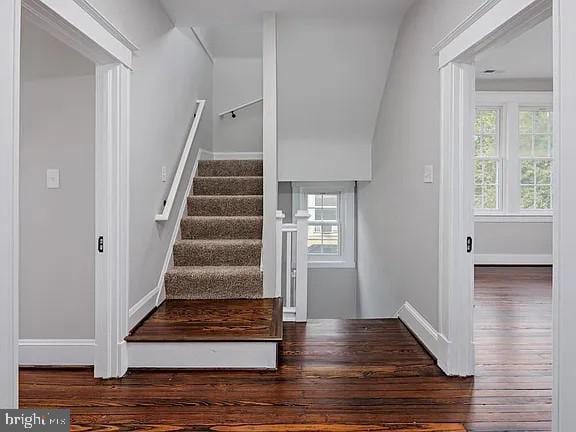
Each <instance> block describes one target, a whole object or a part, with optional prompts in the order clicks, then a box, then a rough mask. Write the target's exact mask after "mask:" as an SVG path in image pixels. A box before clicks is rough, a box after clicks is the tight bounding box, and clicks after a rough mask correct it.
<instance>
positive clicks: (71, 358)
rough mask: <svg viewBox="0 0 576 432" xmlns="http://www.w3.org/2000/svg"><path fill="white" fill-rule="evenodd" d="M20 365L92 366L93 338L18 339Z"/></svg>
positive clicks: (94, 345) (94, 347)
mask: <svg viewBox="0 0 576 432" xmlns="http://www.w3.org/2000/svg"><path fill="white" fill-rule="evenodd" d="M19 346H20V348H19V351H20V366H92V365H93V364H94V355H95V350H96V341H95V340H94V339H20V343H19Z"/></svg>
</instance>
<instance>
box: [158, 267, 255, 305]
mask: <svg viewBox="0 0 576 432" xmlns="http://www.w3.org/2000/svg"><path fill="white" fill-rule="evenodd" d="M164 283H165V287H166V296H167V297H168V298H169V299H190V300H192V299H226V298H259V297H262V273H261V272H260V267H259V266H176V267H174V268H172V269H170V270H168V271H167V272H166V277H165V281H164Z"/></svg>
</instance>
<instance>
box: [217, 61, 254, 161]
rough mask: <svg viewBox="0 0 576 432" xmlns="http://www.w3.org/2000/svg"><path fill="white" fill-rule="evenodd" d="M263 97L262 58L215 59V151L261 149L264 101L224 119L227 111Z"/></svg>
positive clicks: (252, 150) (251, 150) (250, 150)
mask: <svg viewBox="0 0 576 432" xmlns="http://www.w3.org/2000/svg"><path fill="white" fill-rule="evenodd" d="M261 97H262V58H244V57H218V58H216V59H215V60H214V151H215V152H261V151H262V103H258V104H256V105H252V106H251V107H248V108H246V109H243V110H241V111H239V112H237V113H236V115H237V117H236V118H235V119H233V118H232V117H231V116H230V115H227V116H225V117H224V118H221V117H219V116H218V114H219V113H221V112H224V111H228V110H230V109H232V108H234V107H237V106H240V105H242V104H245V103H247V102H251V101H253V100H256V99H258V98H261Z"/></svg>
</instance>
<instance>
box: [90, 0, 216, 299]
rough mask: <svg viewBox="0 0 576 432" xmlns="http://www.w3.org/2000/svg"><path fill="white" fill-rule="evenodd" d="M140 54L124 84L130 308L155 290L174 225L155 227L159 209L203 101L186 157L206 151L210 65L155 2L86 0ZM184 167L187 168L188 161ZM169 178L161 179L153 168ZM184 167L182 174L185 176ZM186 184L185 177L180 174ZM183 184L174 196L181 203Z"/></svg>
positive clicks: (173, 222) (209, 129)
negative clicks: (127, 90) (127, 88)
mask: <svg viewBox="0 0 576 432" xmlns="http://www.w3.org/2000/svg"><path fill="white" fill-rule="evenodd" d="M89 1H90V3H92V4H93V5H94V6H95V7H96V8H97V9H98V10H99V11H100V12H101V13H102V14H103V15H104V16H106V17H107V18H108V19H109V20H110V21H111V22H112V23H113V24H114V25H115V26H117V27H118V29H119V30H120V31H122V32H123V33H124V34H125V35H126V36H127V37H128V38H130V39H131V40H132V41H133V42H134V43H135V44H136V45H137V46H138V47H139V48H140V50H139V51H138V53H137V54H136V56H135V57H134V71H133V73H132V86H131V92H132V94H131V103H132V119H131V145H132V146H131V156H130V157H131V165H130V169H131V172H130V185H131V187H130V194H131V202H130V214H131V220H130V222H131V224H130V225H131V230H130V256H131V260H130V305H131V306H133V305H134V304H135V303H137V302H138V301H139V300H140V299H141V298H142V297H143V296H144V295H145V294H147V293H148V292H150V291H151V290H153V289H155V288H156V286H157V284H158V280H159V276H160V273H161V270H162V264H163V261H164V257H165V255H166V253H167V252H168V247H169V241H170V236H171V234H172V231H173V229H174V226H175V225H176V223H178V221H177V220H176V213H177V212H174V214H173V216H172V218H171V220H170V221H168V222H166V223H164V224H162V225H160V224H157V223H156V222H155V221H154V216H155V215H156V213H158V212H159V211H160V210H161V207H162V202H163V200H164V199H165V198H166V196H167V194H168V190H169V188H170V185H171V183H170V182H171V178H172V177H173V175H174V172H175V170H176V167H177V165H178V161H179V157H180V154H181V152H182V149H183V147H184V143H185V139H186V136H187V134H188V131H189V128H190V125H191V123H192V117H193V114H194V112H195V111H196V100H197V99H207V100H208V104H207V106H206V111H205V116H204V117H203V119H202V121H201V123H200V129H199V132H198V135H197V140H196V142H195V145H194V148H193V151H192V156H191V160H193V159H194V158H195V153H196V152H197V150H198V147H202V148H205V149H208V150H211V149H212V117H211V115H210V114H209V113H210V112H211V111H212V102H213V97H212V63H211V61H210V59H209V58H208V56H207V55H206V53H205V52H204V50H203V48H202V47H201V46H200V44H199V42H198V41H197V40H196V39H195V38H193V37H189V36H188V35H187V34H184V33H182V32H181V31H180V30H178V29H176V28H174V27H173V24H172V22H171V21H170V19H169V18H168V16H167V15H166V13H165V12H164V9H163V8H162V6H161V5H160V3H159V2H158V1H156V0H122V1H117V0H89ZM190 165H191V164H190ZM162 166H166V167H167V168H168V178H169V181H168V182H166V183H162V182H161V168H162ZM190 169H191V166H189V167H188V171H187V173H190ZM184 178H185V179H187V175H185V176H184ZM185 183H186V181H183V185H182V186H183V187H182V188H181V190H180V193H179V194H178V197H177V201H178V202H179V201H180V199H182V198H183V193H184V188H185Z"/></svg>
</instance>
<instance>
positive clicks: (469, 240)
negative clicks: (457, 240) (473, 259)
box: [466, 237, 473, 253]
mask: <svg viewBox="0 0 576 432" xmlns="http://www.w3.org/2000/svg"><path fill="white" fill-rule="evenodd" d="M472 246H473V242H472V237H468V238H466V252H468V253H472Z"/></svg>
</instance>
